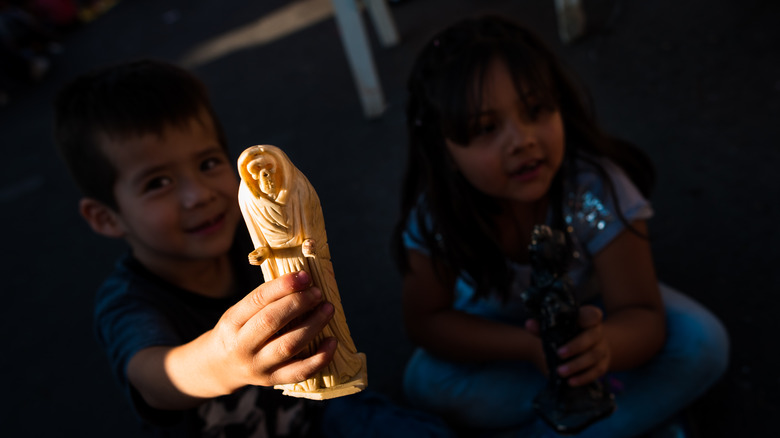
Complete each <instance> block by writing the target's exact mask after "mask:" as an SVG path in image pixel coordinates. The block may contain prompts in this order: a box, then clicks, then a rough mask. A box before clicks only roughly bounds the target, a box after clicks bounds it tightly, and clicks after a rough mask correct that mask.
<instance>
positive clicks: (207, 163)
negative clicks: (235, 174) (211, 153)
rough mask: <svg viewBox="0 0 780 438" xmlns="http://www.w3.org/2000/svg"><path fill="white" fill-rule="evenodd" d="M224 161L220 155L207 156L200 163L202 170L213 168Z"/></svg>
mask: <svg viewBox="0 0 780 438" xmlns="http://www.w3.org/2000/svg"><path fill="white" fill-rule="evenodd" d="M224 161H225V160H223V159H222V158H218V157H211V158H207V159H205V160H203V162H202V163H201V164H200V170H211V169H213V168H215V167H217V166H219V165H220V164H222V163H223V162H224Z"/></svg>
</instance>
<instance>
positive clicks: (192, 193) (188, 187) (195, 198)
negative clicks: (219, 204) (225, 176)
mask: <svg viewBox="0 0 780 438" xmlns="http://www.w3.org/2000/svg"><path fill="white" fill-rule="evenodd" d="M214 195H215V192H214V190H213V189H212V188H211V186H209V185H208V184H206V183H205V182H203V181H200V180H198V179H191V180H187V181H186V182H184V183H183V184H182V190H181V200H182V205H183V206H184V208H187V209H190V208H195V207H199V206H201V205H203V204H205V203H207V202H209V201H210V200H212V199H213V198H214Z"/></svg>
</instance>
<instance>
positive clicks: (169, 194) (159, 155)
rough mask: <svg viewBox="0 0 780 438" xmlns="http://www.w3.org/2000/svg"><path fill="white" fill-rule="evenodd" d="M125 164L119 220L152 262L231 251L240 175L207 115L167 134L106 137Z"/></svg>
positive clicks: (117, 161)
mask: <svg viewBox="0 0 780 438" xmlns="http://www.w3.org/2000/svg"><path fill="white" fill-rule="evenodd" d="M103 150H104V152H105V153H106V155H107V156H108V159H109V161H110V162H111V163H112V164H113V165H114V166H115V167H116V169H118V175H117V180H116V184H115V185H114V194H115V196H116V201H117V205H118V211H117V212H114V214H115V215H116V220H117V224H118V226H119V227H120V229H121V231H122V235H123V236H124V238H125V239H126V240H127V242H128V243H129V244H130V246H131V248H132V249H133V254H134V255H135V256H136V257H137V258H138V259H139V260H140V261H141V262H143V263H144V264H146V265H147V266H148V267H155V266H157V267H164V266H166V265H169V264H170V263H171V262H186V261H190V260H205V259H210V258H215V257H221V256H224V255H225V254H226V253H227V251H228V250H229V249H230V246H231V245H232V243H233V236H234V234H235V230H236V226H237V224H238V220H239V218H240V211H239V208H238V202H237V191H238V179H237V177H236V174H235V172H234V171H233V168H232V166H231V162H230V161H229V159H228V157H227V155H226V153H225V152H224V150H223V149H222V148H221V147H220V144H219V140H218V138H217V133H216V130H215V129H214V125H213V123H212V121H211V118H210V117H209V116H208V115H207V114H205V113H203V114H202V116H201V117H200V118H199V119H193V120H191V121H190V123H189V124H188V125H187V126H184V127H177V126H169V127H168V128H166V129H165V131H164V132H163V135H162V136H159V137H158V136H156V135H154V134H149V135H144V136H142V137H137V138H129V139H121V140H119V139H115V140H110V139H108V140H107V141H104V142H103Z"/></svg>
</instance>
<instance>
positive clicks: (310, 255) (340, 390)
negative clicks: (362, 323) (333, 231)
mask: <svg viewBox="0 0 780 438" xmlns="http://www.w3.org/2000/svg"><path fill="white" fill-rule="evenodd" d="M238 171H239V174H240V175H241V186H240V188H239V192H238V201H239V204H240V206H241V212H242V213H243V215H244V220H245V221H246V225H247V228H248V229H249V234H250V235H251V236H252V241H253V243H254V246H255V250H254V251H253V252H252V253H250V255H249V259H250V263H252V264H259V265H260V266H261V267H262V270H263V277H264V278H265V281H270V280H272V279H274V278H277V277H279V276H281V275H284V274H287V273H290V272H297V271H300V270H305V271H306V272H308V273H309V275H310V276H311V279H312V282H313V283H314V285H316V286H317V287H319V288H320V289H321V290H322V293H323V299H325V300H326V301H328V302H330V303H331V304H333V306H334V308H335V314H334V315H333V318H332V319H331V321H330V322H329V323H328V325H327V326H326V327H325V328H324V329H323V330H322V332H321V333H320V334H319V335H318V336H317V338H316V339H315V340H314V341H313V342H312V343H311V344H310V345H309V346H308V347H307V350H308V351H305V352H304V354H312V353H314V352H315V351H317V347H318V346H319V343H320V342H321V341H322V340H323V339H325V338H327V337H331V336H332V337H335V338H337V339H338V348H337V350H336V353H335V355H334V357H333V361H331V363H330V364H329V365H328V366H327V367H326V368H324V369H323V370H321V371H320V372H319V373H318V374H317V375H316V376H314V377H312V378H310V379H308V380H306V381H303V382H298V383H292V384H286V385H277V386H276V387H275V388H277V389H282V390H284V394H287V395H291V396H295V397H304V398H310V399H315V400H323V399H329V398H334V397H340V396H343V395H348V394H353V393H356V392H359V391H361V390H363V389H364V388H365V387H366V384H367V380H366V357H365V355H364V354H363V353H358V352H357V349H356V348H355V344H354V342H353V341H352V337H351V335H350V333H349V327H347V321H346V318H345V316H344V309H343V308H342V306H341V298H340V296H339V290H338V286H337V285H336V278H335V276H334V274H333V265H332V264H331V261H330V251H329V249H328V243H327V236H326V234H325V222H324V219H323V216H322V207H321V205H320V201H319V197H318V196H317V193H316V192H315V191H314V188H313V187H312V185H311V184H310V183H309V181H308V179H307V178H306V176H304V175H303V173H301V172H300V171H299V170H298V169H297V168H296V167H295V166H294V165H293V164H292V162H291V161H290V159H289V158H288V157H287V155H286V154H285V153H284V152H283V151H282V150H281V149H279V148H277V147H275V146H270V145H262V146H252V147H250V148H248V149H246V150H245V151H244V152H243V153H242V154H241V156H240V157H239V159H238Z"/></svg>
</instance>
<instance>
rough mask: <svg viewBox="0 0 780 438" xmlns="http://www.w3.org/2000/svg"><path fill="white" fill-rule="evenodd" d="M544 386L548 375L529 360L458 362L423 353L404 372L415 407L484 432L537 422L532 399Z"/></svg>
mask: <svg viewBox="0 0 780 438" xmlns="http://www.w3.org/2000/svg"><path fill="white" fill-rule="evenodd" d="M544 383H545V378H544V376H543V375H542V373H541V372H539V370H537V369H536V368H535V367H534V366H533V365H531V364H529V363H526V362H519V361H511V362H510V361H503V362H491V363H481V364H464V363H453V362H447V361H443V360H439V359H437V358H435V357H433V356H431V355H430V354H428V353H427V352H425V351H424V350H422V349H417V350H416V351H415V352H414V354H413V355H412V358H411V359H410V360H409V363H408V364H407V367H406V372H405V374H404V392H405V394H406V396H407V398H408V400H409V402H410V403H411V404H412V405H414V406H417V407H419V408H421V409H425V410H430V411H432V412H435V413H437V414H439V415H441V416H442V417H444V418H447V419H448V420H450V421H455V422H457V423H459V424H462V425H465V426H467V427H471V428H478V429H502V428H506V427H516V426H518V425H520V424H522V423H524V422H530V421H533V420H535V419H536V414H535V413H534V412H533V409H532V407H531V401H532V400H533V398H534V396H535V395H536V393H537V392H539V390H540V389H541V388H542V386H544Z"/></svg>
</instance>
